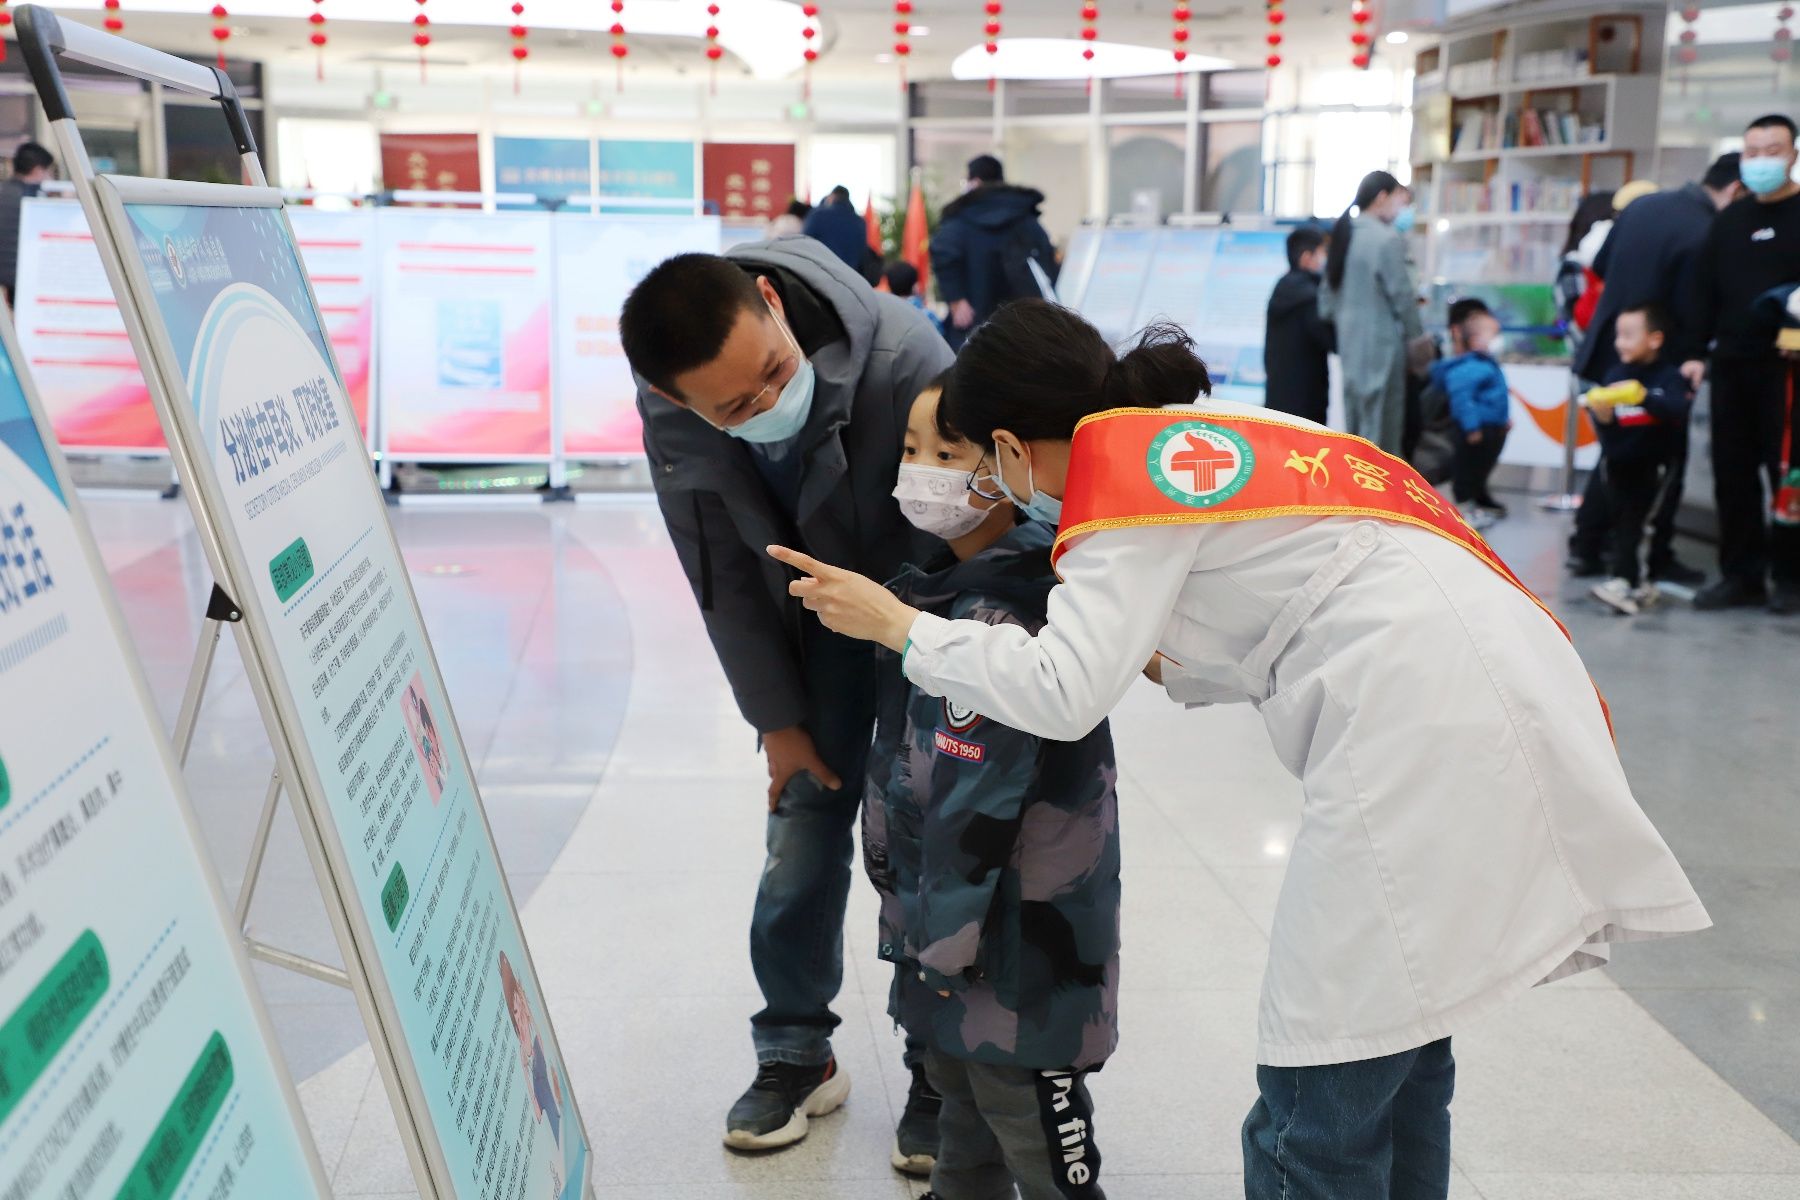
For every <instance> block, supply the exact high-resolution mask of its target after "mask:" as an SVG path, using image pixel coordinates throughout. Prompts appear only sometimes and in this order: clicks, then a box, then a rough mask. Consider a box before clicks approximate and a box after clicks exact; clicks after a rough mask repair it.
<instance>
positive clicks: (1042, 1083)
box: [925, 1050, 1106, 1200]
mask: <svg viewBox="0 0 1800 1200" xmlns="http://www.w3.org/2000/svg"><path fill="white" fill-rule="evenodd" d="M925 1074H926V1076H927V1077H928V1078H929V1079H930V1080H931V1086H932V1087H934V1088H936V1089H937V1090H938V1093H939V1094H940V1095H942V1096H943V1097H944V1108H943V1112H942V1113H941V1114H940V1115H939V1117H938V1143H939V1144H938V1156H937V1168H936V1169H935V1170H934V1171H932V1173H931V1189H932V1191H934V1192H936V1193H937V1194H938V1195H939V1196H941V1197H942V1198H943V1200H1013V1197H1014V1196H1015V1195H1017V1196H1019V1197H1021V1198H1022V1200H1106V1193H1105V1192H1103V1191H1102V1190H1101V1189H1100V1147H1099V1146H1098V1145H1097V1144H1096V1143H1095V1141H1094V1104H1093V1100H1092V1098H1091V1097H1089V1095H1088V1090H1087V1072H1086V1071H1034V1070H1028V1069H1026V1068H1024V1067H995V1066H989V1065H987V1064H986V1063H977V1062H967V1061H965V1060H963V1059H958V1058H951V1057H950V1056H949V1055H947V1054H943V1053H940V1052H939V1051H936V1050H928V1051H926V1054H925ZM1015 1184H1016V1185H1017V1187H1018V1191H1017V1192H1016V1193H1015V1192H1014V1190H1013V1188H1014V1185H1015Z"/></svg>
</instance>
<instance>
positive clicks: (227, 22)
mask: <svg viewBox="0 0 1800 1200" xmlns="http://www.w3.org/2000/svg"><path fill="white" fill-rule="evenodd" d="M212 19H213V27H212V35H213V41H215V42H217V43H219V70H221V71H223V70H224V69H225V43H226V42H229V41H230V40H231V14H230V13H229V12H227V11H225V6H224V5H223V4H215V5H213V6H212Z"/></svg>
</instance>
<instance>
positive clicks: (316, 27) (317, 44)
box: [306, 0, 331, 81]
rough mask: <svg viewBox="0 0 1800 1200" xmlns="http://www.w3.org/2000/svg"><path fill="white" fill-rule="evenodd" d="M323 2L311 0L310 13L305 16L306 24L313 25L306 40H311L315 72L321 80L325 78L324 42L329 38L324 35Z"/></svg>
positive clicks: (321, 0)
mask: <svg viewBox="0 0 1800 1200" xmlns="http://www.w3.org/2000/svg"><path fill="white" fill-rule="evenodd" d="M324 4H325V0H313V10H312V13H311V15H310V16H308V17H307V18H306V21H307V24H309V25H311V26H312V27H313V31H312V36H311V37H310V38H308V39H307V40H308V41H310V42H312V44H313V50H314V53H315V54H317V55H318V65H317V68H316V71H315V74H316V75H317V76H318V78H319V79H320V80H321V81H323V80H324V78H325V43H326V42H328V41H330V40H331V39H330V38H328V37H326V36H325V13H324Z"/></svg>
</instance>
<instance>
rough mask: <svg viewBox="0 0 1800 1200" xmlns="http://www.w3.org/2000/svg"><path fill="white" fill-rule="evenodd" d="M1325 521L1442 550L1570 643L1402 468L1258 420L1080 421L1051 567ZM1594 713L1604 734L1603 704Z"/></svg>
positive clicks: (1458, 519) (1129, 415)
mask: <svg viewBox="0 0 1800 1200" xmlns="http://www.w3.org/2000/svg"><path fill="white" fill-rule="evenodd" d="M1334 516H1343V517H1366V518H1370V519H1373V520H1377V521H1389V522H1393V523H1396V524H1402V525H1414V526H1417V527H1418V528H1420V529H1428V530H1430V531H1431V532H1433V533H1435V534H1438V535H1439V536H1440V537H1445V538H1448V539H1449V540H1451V541H1453V542H1455V543H1456V544H1457V545H1459V546H1461V547H1463V548H1464V549H1465V550H1467V551H1468V552H1469V553H1471V554H1473V555H1474V556H1475V557H1476V558H1479V559H1480V560H1481V561H1482V562H1484V563H1486V564H1487V565H1488V566H1489V567H1490V568H1491V569H1492V570H1493V571H1494V573H1495V574H1497V575H1499V576H1500V577H1501V578H1502V579H1504V580H1506V582H1508V583H1510V584H1512V585H1513V586H1514V587H1516V588H1518V589H1519V591H1521V592H1523V593H1524V594H1525V595H1526V596H1527V597H1529V598H1530V600H1531V602H1532V603H1533V604H1535V605H1537V606H1538V608H1540V609H1542V610H1543V612H1544V615H1546V616H1548V617H1549V618H1550V619H1551V620H1552V621H1554V622H1555V623H1556V627H1557V628H1558V629H1560V630H1562V633H1563V636H1564V637H1568V636H1569V631H1568V629H1567V628H1565V627H1564V625H1563V623H1562V622H1561V621H1557V620H1556V614H1555V613H1552V612H1551V611H1550V609H1549V608H1548V607H1547V606H1546V605H1545V604H1544V602H1543V601H1542V600H1539V599H1538V598H1537V596H1535V595H1533V594H1532V591H1531V589H1530V588H1528V587H1526V586H1525V585H1524V584H1523V583H1522V582H1520V580H1519V577H1518V576H1517V575H1514V574H1513V573H1512V569H1511V568H1509V567H1508V566H1507V565H1506V563H1505V562H1503V561H1502V560H1501V558H1500V556H1499V555H1498V554H1495V553H1494V551H1493V549H1492V548H1491V547H1489V546H1488V544H1487V542H1486V541H1484V540H1482V537H1481V535H1480V534H1478V533H1476V532H1475V531H1474V530H1473V529H1471V528H1470V527H1469V525H1468V523H1467V522H1466V521H1464V520H1463V517H1462V514H1461V513H1460V512H1458V511H1457V508H1456V505H1454V504H1452V503H1451V502H1450V501H1449V500H1447V499H1445V498H1444V497H1443V496H1442V495H1441V494H1439V492H1438V491H1437V490H1436V489H1435V488H1433V487H1432V486H1431V485H1430V484H1429V483H1427V482H1425V477H1424V476H1422V475H1420V474H1419V473H1418V472H1417V471H1415V470H1413V468H1412V467H1410V466H1408V465H1407V464H1406V463H1405V462H1404V461H1402V460H1401V459H1398V458H1396V457H1394V456H1393V455H1392V454H1389V453H1387V452H1386V451H1383V450H1380V449H1378V448H1376V446H1375V445H1374V444H1373V443H1371V442H1367V441H1364V440H1363V439H1362V438H1359V437H1352V436H1351V435H1349V434H1347V433H1337V432H1335V431H1333V430H1328V429H1318V428H1314V427H1311V426H1307V427H1297V426H1294V425H1290V424H1288V423H1286V422H1283V421H1276V420H1271V419H1270V418H1268V417H1255V416H1241V415H1238V414H1235V413H1233V414H1226V413H1220V412H1210V411H1206V410H1182V411H1171V410H1169V409H1166V408H1116V409H1112V410H1111V411H1109V412H1102V413H1095V414H1094V415H1092V416H1090V417H1086V418H1083V420H1082V421H1081V423H1080V424H1079V425H1077V426H1076V427H1075V438H1074V442H1073V444H1072V446H1071V448H1070V452H1069V478H1068V484H1067V486H1066V487H1065V488H1064V489H1063V509H1062V527H1061V530H1060V532H1059V533H1058V534H1057V536H1056V546H1055V548H1054V549H1053V550H1052V551H1051V559H1052V561H1053V562H1054V561H1055V560H1057V559H1060V558H1061V557H1062V555H1063V553H1064V552H1065V551H1066V550H1067V549H1068V548H1069V546H1070V545H1072V544H1073V543H1074V542H1075V540H1076V539H1078V538H1081V537H1084V536H1086V535H1087V534H1090V533H1095V532H1098V531H1099V530H1103V529H1121V528H1126V527H1129V526H1137V525H1191V524H1201V523H1209V522H1215V521H1253V520H1258V519H1260V518H1263V517H1334ZM1571 640H1573V639H1571ZM1595 694H1596V695H1598V694H1599V693H1598V689H1596V691H1595ZM1600 708H1601V711H1602V712H1603V713H1605V714H1606V722H1607V727H1608V728H1609V729H1610V728H1611V727H1612V713H1611V711H1610V710H1608V708H1607V705H1606V699H1605V697H1600Z"/></svg>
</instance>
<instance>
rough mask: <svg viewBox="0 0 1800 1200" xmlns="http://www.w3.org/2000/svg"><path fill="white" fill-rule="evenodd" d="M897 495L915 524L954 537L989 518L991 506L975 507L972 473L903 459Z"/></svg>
mask: <svg viewBox="0 0 1800 1200" xmlns="http://www.w3.org/2000/svg"><path fill="white" fill-rule="evenodd" d="M894 499H896V500H898V501H899V502H900V511H901V512H902V513H903V514H905V516H906V519H907V520H908V521H911V522H912V523H913V527H914V528H916V529H919V530H922V531H923V532H925V533H929V534H931V535H932V536H934V537H940V538H943V539H944V540H945V541H947V542H948V541H953V540H954V539H956V538H959V537H962V536H963V535H964V534H966V533H972V532H974V530H975V527H976V526H978V525H980V524H981V523H982V522H983V521H985V520H987V515H988V513H989V512H991V511H993V510H992V509H985V508H976V507H975V503H974V500H975V498H974V497H973V496H972V495H970V494H969V473H968V472H967V471H956V470H952V469H951V468H949V467H928V466H925V465H924V464H922V463H901V464H900V482H899V483H897V484H895V485H894Z"/></svg>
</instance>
